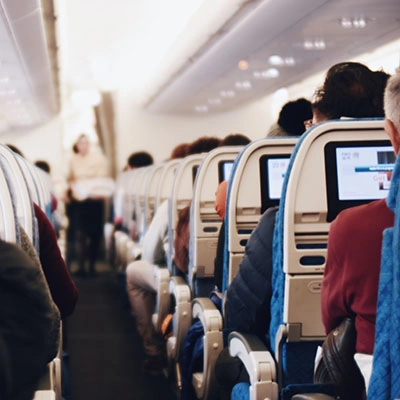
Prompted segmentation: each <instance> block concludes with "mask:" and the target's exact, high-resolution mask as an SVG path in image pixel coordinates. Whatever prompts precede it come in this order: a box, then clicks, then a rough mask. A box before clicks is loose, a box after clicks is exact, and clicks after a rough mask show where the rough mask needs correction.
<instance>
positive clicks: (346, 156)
mask: <svg viewBox="0 0 400 400" xmlns="http://www.w3.org/2000/svg"><path fill="white" fill-rule="evenodd" d="M394 163H395V155H394V152H393V147H392V146H391V144H390V142H389V141H386V140H382V141H367V142H331V143H328V144H327V145H326V146H325V170H326V186H327V200H328V218H327V219H328V222H330V221H332V220H333V219H334V218H335V217H336V216H337V214H338V213H339V212H340V211H341V210H343V209H345V208H348V207H352V206H355V205H360V204H365V203H368V202H370V201H372V200H377V199H382V198H385V197H386V196H387V194H388V191H389V189H390V181H391V177H392V171H393V168H394Z"/></svg>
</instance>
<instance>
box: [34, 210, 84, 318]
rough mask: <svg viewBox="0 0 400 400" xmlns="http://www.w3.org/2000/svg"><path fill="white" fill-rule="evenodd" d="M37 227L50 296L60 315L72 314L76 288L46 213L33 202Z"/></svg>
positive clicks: (41, 259) (76, 295)
mask: <svg viewBox="0 0 400 400" xmlns="http://www.w3.org/2000/svg"><path fill="white" fill-rule="evenodd" d="M34 210H35V216H36V219H37V221H38V228H39V245H40V248H39V251H40V254H39V257H40V263H41V264H42V269H43V273H44V275H45V277H46V280H47V284H48V285H49V289H50V293H51V296H52V298H53V300H54V302H55V303H56V305H57V307H58V309H59V310H60V313H61V317H62V318H64V317H67V316H68V315H70V314H72V312H73V311H74V308H75V304H76V301H77V299H78V289H77V287H76V286H75V283H74V281H73V280H72V278H71V275H70V273H69V271H68V268H67V266H66V264H65V261H64V259H63V257H62V255H61V251H60V248H59V246H58V242H57V235H56V232H55V230H54V228H53V226H52V225H51V223H50V221H49V219H48V218H47V216H46V214H45V213H44V212H43V211H42V210H41V208H40V207H39V206H37V205H36V204H34Z"/></svg>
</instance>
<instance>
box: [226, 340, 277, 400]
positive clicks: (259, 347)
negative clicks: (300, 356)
mask: <svg viewBox="0 0 400 400" xmlns="http://www.w3.org/2000/svg"><path fill="white" fill-rule="evenodd" d="M228 341H229V354H230V355H231V356H232V357H238V358H239V359H240V360H241V361H242V363H243V364H244V366H245V368H246V371H247V373H248V374H249V379H250V400H254V399H271V400H273V399H278V384H277V382H276V367H275V360H274V359H273V357H272V355H271V353H270V352H269V351H268V350H267V349H266V347H265V346H264V344H263V343H262V342H261V340H260V339H259V338H258V337H257V336H255V335H250V334H241V333H239V332H232V333H230V334H229V338H228Z"/></svg>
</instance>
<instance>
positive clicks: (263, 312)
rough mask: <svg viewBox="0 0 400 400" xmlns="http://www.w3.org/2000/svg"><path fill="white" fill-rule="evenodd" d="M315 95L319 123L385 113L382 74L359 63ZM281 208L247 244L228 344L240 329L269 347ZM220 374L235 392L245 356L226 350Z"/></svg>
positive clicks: (228, 313)
mask: <svg viewBox="0 0 400 400" xmlns="http://www.w3.org/2000/svg"><path fill="white" fill-rule="evenodd" d="M378 74H379V75H380V76H379V77H378ZM315 96H316V100H315V102H314V103H313V121H312V123H313V124H314V123H318V122H321V121H322V120H328V119H330V118H340V117H342V116H346V117H360V118H361V117H374V116H375V117H379V116H381V115H382V114H383V109H382V100H381V99H382V98H383V85H382V74H381V72H373V71H371V70H370V69H369V68H367V67H366V66H364V65H362V64H358V63H340V64H336V65H334V66H332V67H331V68H330V69H329V70H328V72H327V75H326V78H325V82H324V85H323V86H322V87H321V88H320V89H318V90H317V91H316V94H315ZM305 122H308V121H305ZM277 209H278V208H277V207H275V208H271V209H268V210H266V211H265V212H264V214H263V215H262V217H261V219H260V221H259V223H258V225H257V227H256V229H255V230H254V232H253V233H252V235H251V237H250V239H249V241H248V243H247V245H246V250H245V255H244V257H243V260H242V262H241V263H240V267H239V270H238V274H237V275H236V276H235V278H234V279H233V280H232V282H231V284H230V285H229V287H228V289H227V291H226V301H225V314H224V315H225V328H224V342H225V344H227V342H226V340H227V337H228V334H229V333H230V332H232V331H240V332H244V333H253V334H257V335H258V336H259V337H260V339H261V340H262V341H263V342H264V343H266V345H267V347H269V345H268V343H267V340H266V334H268V327H269V323H270V300H271V293H272V288H271V273H272V240H273V232H274V225H275V215H276V212H277ZM368 264H370V262H368ZM359 265H366V264H365V263H364V264H359ZM336 279H338V278H336ZM363 290H364V289H363ZM365 293H367V292H365ZM215 374H216V377H217V380H218V382H219V384H220V391H221V397H222V398H229V397H230V392H231V389H232V387H233V385H234V384H236V383H237V382H238V381H239V380H242V381H247V380H248V377H247V372H246V371H245V370H244V368H243V366H242V364H241V362H240V361H239V360H237V359H234V358H231V357H230V356H229V352H228V349H224V350H223V351H222V352H221V354H220V356H219V358H218V360H217V363H216V370H215Z"/></svg>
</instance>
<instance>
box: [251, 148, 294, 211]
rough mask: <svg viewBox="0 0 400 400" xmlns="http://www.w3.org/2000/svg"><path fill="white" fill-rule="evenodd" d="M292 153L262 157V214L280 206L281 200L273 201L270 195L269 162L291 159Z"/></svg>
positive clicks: (260, 166) (260, 165) (260, 162)
mask: <svg viewBox="0 0 400 400" xmlns="http://www.w3.org/2000/svg"><path fill="white" fill-rule="evenodd" d="M290 156H291V154H290V153H281V154H264V155H262V156H261V157H260V161H259V170H260V189H261V190H260V194H261V214H263V213H264V212H265V211H266V210H267V209H268V208H270V207H275V206H278V205H279V202H280V199H271V198H270V195H269V170H268V161H269V160H272V159H277V158H285V159H288V160H289V159H290Z"/></svg>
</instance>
